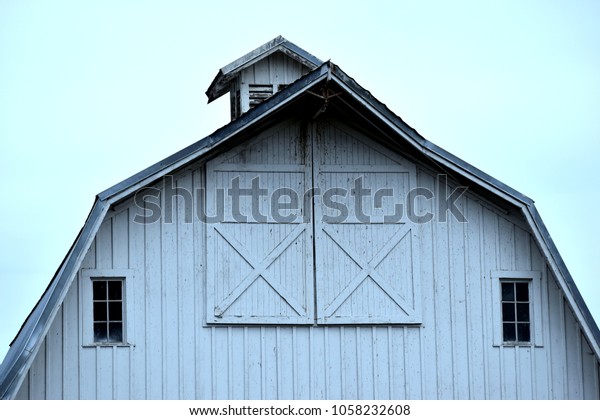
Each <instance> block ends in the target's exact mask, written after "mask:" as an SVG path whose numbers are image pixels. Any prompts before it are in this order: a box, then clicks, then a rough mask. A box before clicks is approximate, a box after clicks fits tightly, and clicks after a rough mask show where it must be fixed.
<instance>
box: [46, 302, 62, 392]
mask: <svg viewBox="0 0 600 420" xmlns="http://www.w3.org/2000/svg"><path fill="white" fill-rule="evenodd" d="M46 399H48V400H61V399H63V311H62V306H61V307H60V308H59V310H58V312H57V314H56V316H55V317H54V320H53V321H52V324H51V325H50V329H49V330H48V333H47V334H46Z"/></svg>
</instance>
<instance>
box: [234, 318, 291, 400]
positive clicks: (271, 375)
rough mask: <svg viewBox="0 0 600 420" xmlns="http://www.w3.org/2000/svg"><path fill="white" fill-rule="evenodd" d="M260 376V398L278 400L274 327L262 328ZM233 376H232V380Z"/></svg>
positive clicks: (275, 333)
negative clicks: (261, 382)
mask: <svg viewBox="0 0 600 420" xmlns="http://www.w3.org/2000/svg"><path fill="white" fill-rule="evenodd" d="M262 335H263V337H262V354H261V357H262V376H263V378H264V380H263V389H264V391H263V395H262V398H264V399H269V400H275V399H277V398H278V392H279V390H278V387H277V386H278V377H277V370H278V367H279V366H278V364H277V353H278V349H277V330H276V328H275V327H263V328H262ZM233 377H234V375H232V378H233Z"/></svg>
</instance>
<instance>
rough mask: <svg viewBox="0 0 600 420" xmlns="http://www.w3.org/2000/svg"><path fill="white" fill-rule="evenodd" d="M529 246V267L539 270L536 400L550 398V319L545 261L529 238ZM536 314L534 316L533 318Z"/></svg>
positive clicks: (536, 329) (534, 373) (534, 358)
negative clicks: (539, 321) (539, 320)
mask: <svg viewBox="0 0 600 420" xmlns="http://www.w3.org/2000/svg"><path fill="white" fill-rule="evenodd" d="M530 244H531V245H530V248H531V269H532V270H534V271H538V272H540V273H541V274H542V275H541V276H540V298H539V302H536V303H535V307H534V311H539V317H540V319H541V325H534V329H535V332H534V337H535V342H536V345H538V346H543V348H536V349H534V357H533V361H534V364H533V370H534V372H533V376H534V383H535V389H534V396H533V398H535V399H538V400H546V399H550V398H551V394H550V389H551V380H552V373H551V360H550V350H549V342H548V336H549V334H548V333H549V331H550V325H549V324H550V320H549V315H548V278H547V277H546V263H545V261H544V259H543V257H542V254H541V253H540V251H539V249H538V248H537V245H536V244H535V242H534V241H533V238H530ZM535 319H537V316H534V320H535Z"/></svg>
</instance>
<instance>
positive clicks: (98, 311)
mask: <svg viewBox="0 0 600 420" xmlns="http://www.w3.org/2000/svg"><path fill="white" fill-rule="evenodd" d="M80 282H81V287H80V289H79V290H80V301H81V311H82V316H81V325H80V327H81V336H82V338H83V342H82V344H83V345H84V346H122V345H125V346H127V345H130V344H131V341H132V336H133V332H132V328H131V325H130V324H131V322H127V321H128V319H129V320H132V319H133V318H132V317H131V316H130V315H128V313H129V312H130V310H131V308H130V307H131V305H128V304H127V303H128V302H133V296H132V287H131V285H132V282H133V270H87V269H86V270H81V276H80Z"/></svg>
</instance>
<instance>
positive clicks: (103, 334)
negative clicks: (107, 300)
mask: <svg viewBox="0 0 600 420" xmlns="http://www.w3.org/2000/svg"><path fill="white" fill-rule="evenodd" d="M106 327H107V323H106V322H95V323H94V342H96V343H105V342H106V340H107V339H108V334H107V330H106Z"/></svg>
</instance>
